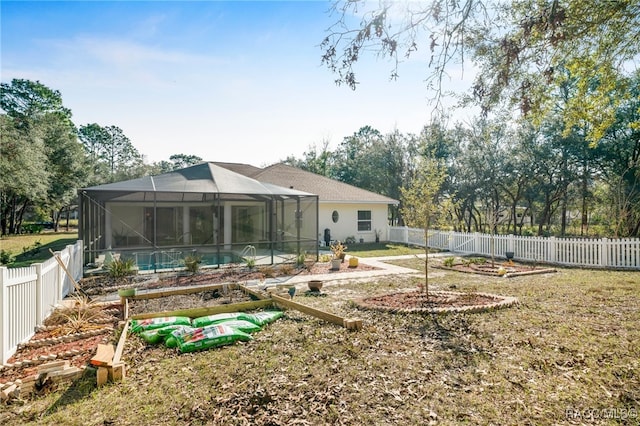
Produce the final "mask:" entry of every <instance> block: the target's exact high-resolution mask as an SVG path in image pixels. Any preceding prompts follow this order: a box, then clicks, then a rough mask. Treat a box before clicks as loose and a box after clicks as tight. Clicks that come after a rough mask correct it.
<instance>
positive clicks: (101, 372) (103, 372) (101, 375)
mask: <svg viewBox="0 0 640 426" xmlns="http://www.w3.org/2000/svg"><path fill="white" fill-rule="evenodd" d="M107 380H109V369H108V368H107V367H98V371H97V372H96V383H97V385H98V387H100V386H102V385H104V384H105V383H107Z"/></svg>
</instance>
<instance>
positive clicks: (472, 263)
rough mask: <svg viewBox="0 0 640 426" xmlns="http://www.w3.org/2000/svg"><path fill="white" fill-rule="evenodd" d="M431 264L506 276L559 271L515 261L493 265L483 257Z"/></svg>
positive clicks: (456, 269)
mask: <svg viewBox="0 0 640 426" xmlns="http://www.w3.org/2000/svg"><path fill="white" fill-rule="evenodd" d="M430 266H431V267H433V268H438V269H446V270H452V271H457V272H464V273H467V274H478V275H490V276H494V277H504V278H513V277H521V276H524V275H535V274H549V273H552V272H557V271H556V269H554V268H545V267H540V266H535V265H533V266H532V265H524V264H520V263H514V262H494V263H493V265H492V264H491V261H489V260H486V259H482V258H476V259H470V260H463V261H462V262H459V261H458V262H455V263H453V264H452V265H445V264H444V263H441V264H432V265H430Z"/></svg>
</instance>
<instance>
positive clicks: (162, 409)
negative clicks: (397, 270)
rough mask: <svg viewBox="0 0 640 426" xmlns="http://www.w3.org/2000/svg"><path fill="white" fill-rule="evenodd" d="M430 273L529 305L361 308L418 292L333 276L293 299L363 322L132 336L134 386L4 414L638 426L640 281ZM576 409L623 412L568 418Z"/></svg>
mask: <svg viewBox="0 0 640 426" xmlns="http://www.w3.org/2000/svg"><path fill="white" fill-rule="evenodd" d="M421 263H422V261H420V260H412V261H407V262H404V266H408V265H411V266H413V267H415V268H416V269H417V268H419V267H420V264H421ZM432 272H433V273H432V276H433V278H432V283H433V284H432V288H434V289H435V288H438V289H441V290H448V289H452V288H455V289H456V290H457V291H486V292H491V293H497V294H504V295H509V296H516V297H518V298H519V299H520V301H521V303H520V305H518V306H517V307H513V308H509V309H505V310H499V311H495V312H489V313H482V314H466V315H460V314H456V315H436V316H431V315H430V316H421V315H417V314H406V315H397V314H396V315H394V314H388V313H380V312H370V311H358V310H357V309H356V308H355V307H354V306H353V304H350V303H349V302H348V300H350V299H354V298H358V297H363V296H365V295H373V294H382V293H385V292H391V291H396V290H399V289H403V288H415V286H416V285H417V283H418V280H419V278H417V277H409V276H396V277H390V278H384V279H380V281H378V282H375V283H374V282H355V281H354V282H344V283H341V284H339V285H326V284H325V287H323V292H324V293H325V294H326V297H304V296H301V297H299V296H296V298H297V299H298V301H301V302H304V303H307V304H309V305H313V306H316V307H320V308H322V309H325V310H330V311H333V312H335V313H337V314H340V315H345V316H358V317H360V318H363V319H364V322H365V327H364V329H363V330H361V331H359V332H349V331H347V330H344V329H342V328H339V327H336V326H333V325H330V324H327V323H323V322H321V321H319V320H315V319H312V318H310V317H307V316H304V315H302V314H299V313H297V312H294V311H287V313H286V316H285V317H284V318H282V319H280V320H278V321H277V322H276V323H274V324H271V325H269V326H267V327H266V328H265V329H264V330H263V331H261V332H260V333H258V334H256V335H255V340H253V341H251V342H248V343H245V344H237V345H234V346H229V347H225V348H220V349H216V350H209V351H206V352H200V353H194V354H186V355H178V354H177V353H176V352H174V351H172V350H166V349H162V348H150V347H147V346H145V345H143V344H142V343H141V342H140V341H139V340H138V339H136V338H134V337H132V338H130V339H129V340H128V342H127V348H126V353H125V359H126V360H127V362H128V363H129V371H128V377H127V379H126V381H125V382H123V383H120V384H115V385H108V386H106V387H104V388H101V389H99V390H96V389H93V388H92V387H90V386H87V383H89V382H90V380H91V377H88V378H86V380H85V381H84V382H79V383H77V384H76V385H75V386H72V387H70V388H64V389H60V391H59V392H57V393H54V394H51V395H48V396H47V397H45V398H42V399H39V400H36V401H33V402H28V403H27V404H26V405H24V406H20V407H15V406H12V407H3V408H1V409H0V423H2V422H3V421H4V422H8V424H12V423H13V424H50V425H54V424H62V425H68V424H78V425H102V424H118V425H149V424H170V425H174V424H175V425H187V424H188V425H200V424H216V425H217V424H225V425H227V424H228V425H245V424H246V425H249V424H251V425H285V424H287V425H289V424H308V425H320V424H345V425H363V424H374V425H414V424H429V423H437V424H447V425H449V424H450V425H457V424H500V425H505V424H511V425H550V424H638V423H639V422H640V417H637V416H640V345H639V344H638V342H640V327H639V324H640V310H639V309H638V307H639V306H640V274H638V273H637V272H606V271H585V270H577V269H576V270H561V271H560V272H558V273H555V274H550V275H533V276H528V277H519V278H512V279H501V278H492V277H485V276H474V275H469V274H461V273H457V272H449V271H446V272H445V271H440V270H433V271H432ZM567 410H581V411H580V413H581V414H583V415H584V416H587V415H589V414H591V415H596V416H600V417H602V416H607V415H608V416H614V417H615V416H617V417H618V418H617V419H616V418H613V419H603V418H592V419H587V418H585V417H583V418H582V419H571V418H568V417H567ZM589 410H591V411H589ZM634 410H635V411H634ZM576 412H577V411H571V412H570V414H571V415H575V413H576ZM634 414H635V416H636V417H635V418H631V417H629V415H631V416H633V415H634Z"/></svg>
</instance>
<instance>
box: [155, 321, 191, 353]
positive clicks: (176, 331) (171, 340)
mask: <svg viewBox="0 0 640 426" xmlns="http://www.w3.org/2000/svg"><path fill="white" fill-rule="evenodd" d="M171 327H173V329H172V330H167V334H165V335H164V336H163V338H164V345H165V346H166V347H167V348H177V347H178V338H177V337H176V336H181V335H183V334H186V333H190V332H192V331H193V330H194V328H193V327H191V326H188V325H176V326H171ZM168 328H169V327H164V328H161V329H160V330H161V331H162V332H163V333H164V330H166V329H168Z"/></svg>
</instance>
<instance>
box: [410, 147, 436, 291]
mask: <svg viewBox="0 0 640 426" xmlns="http://www.w3.org/2000/svg"><path fill="white" fill-rule="evenodd" d="M446 177H447V174H446V170H445V168H444V166H443V165H442V164H441V163H440V162H439V161H437V160H436V159H434V158H430V157H426V156H425V157H422V158H421V159H420V162H419V165H418V169H417V172H416V175H415V176H414V178H413V180H412V181H411V183H410V184H409V186H408V187H403V188H402V189H401V193H402V204H403V207H402V216H403V218H404V221H405V223H406V224H407V226H409V227H412V228H422V229H423V230H424V243H425V244H424V252H425V258H424V269H425V271H424V292H425V293H426V295H427V298H428V297H429V273H428V269H429V228H430V226H431V225H432V224H433V223H434V222H436V221H438V220H441V219H443V217H444V216H445V215H446V210H447V209H443V206H442V201H443V194H442V185H443V183H444V181H445V179H446Z"/></svg>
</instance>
